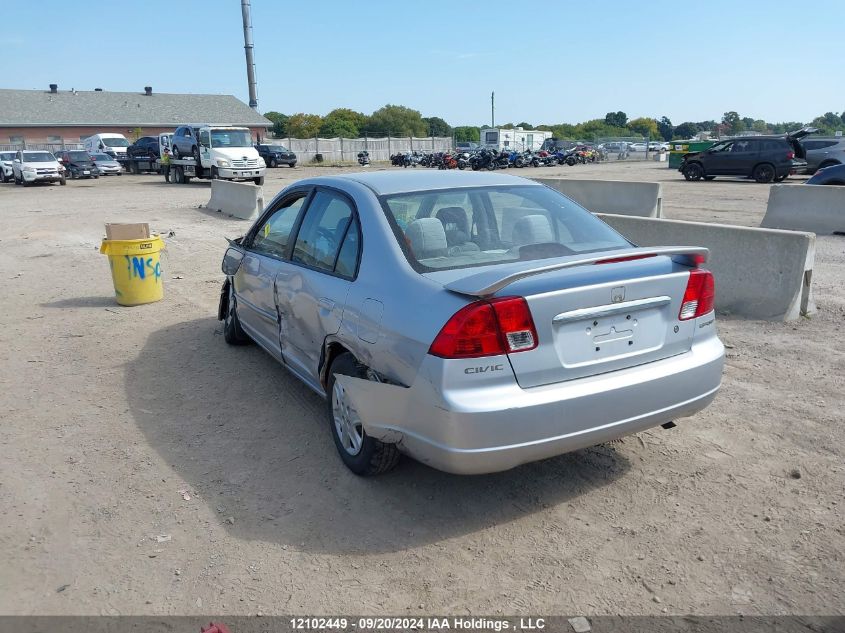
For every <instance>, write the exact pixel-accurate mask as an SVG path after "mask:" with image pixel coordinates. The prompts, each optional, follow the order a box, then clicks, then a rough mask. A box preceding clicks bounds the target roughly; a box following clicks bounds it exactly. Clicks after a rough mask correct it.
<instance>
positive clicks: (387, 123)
mask: <svg viewBox="0 0 845 633" xmlns="http://www.w3.org/2000/svg"><path fill="white" fill-rule="evenodd" d="M366 131H367V133H368V134H371V135H379V134H381V135H384V136H387V135H388V134H389V135H390V136H428V128H427V126H426V124H425V122H424V121H423V120H422V116H421V115H420V113H419V112H418V111H417V110H412V109H411V108H406V107H405V106H398V105H390V104H388V105H386V106H384V107H383V108H379V109H378V110H376V111H375V112H373V113H372V114H371V115H370V118H369V119H368V120H367V130H366Z"/></svg>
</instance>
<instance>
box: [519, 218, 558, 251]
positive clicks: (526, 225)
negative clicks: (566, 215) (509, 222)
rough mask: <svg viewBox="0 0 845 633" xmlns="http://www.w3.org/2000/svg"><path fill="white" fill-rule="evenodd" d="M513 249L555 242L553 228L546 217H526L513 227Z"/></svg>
mask: <svg viewBox="0 0 845 633" xmlns="http://www.w3.org/2000/svg"><path fill="white" fill-rule="evenodd" d="M511 239H512V241H513V248H519V247H520V246H525V245H527V244H546V243H548V242H554V241H555V238H554V235H553V234H552V226H551V224H549V219H548V218H547V217H546V216H545V215H526V216H525V217H523V218H520V219H519V220H517V222H516V224H514V225H513V233H512V238H511Z"/></svg>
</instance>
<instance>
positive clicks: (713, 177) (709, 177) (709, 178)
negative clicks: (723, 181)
mask: <svg viewBox="0 0 845 633" xmlns="http://www.w3.org/2000/svg"><path fill="white" fill-rule="evenodd" d="M704 180H706V181H707V182H710V181H711V180H716V176H705V177H704Z"/></svg>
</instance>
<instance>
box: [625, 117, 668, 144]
mask: <svg viewBox="0 0 845 633" xmlns="http://www.w3.org/2000/svg"><path fill="white" fill-rule="evenodd" d="M628 129H629V130H631V131H632V132H634V133H636V134H639V135H640V136H647V137H649V138H653V139H656V138H659V137H660V130H659V128H658V127H657V121H655V120H654V119H652V118H649V117H640V118H638V119H632V120H630V121H628Z"/></svg>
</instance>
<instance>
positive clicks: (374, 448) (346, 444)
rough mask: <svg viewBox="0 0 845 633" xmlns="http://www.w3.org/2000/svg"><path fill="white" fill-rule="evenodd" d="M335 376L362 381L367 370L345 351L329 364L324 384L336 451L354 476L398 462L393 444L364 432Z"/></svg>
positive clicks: (374, 471) (368, 473) (368, 474)
mask: <svg viewBox="0 0 845 633" xmlns="http://www.w3.org/2000/svg"><path fill="white" fill-rule="evenodd" d="M338 375H342V376H352V377H354V378H362V379H365V380H366V378H367V370H366V368H365V367H364V366H363V365H361V364H360V363H359V362H358V361H357V360H355V357H354V356H352V354H349V353H344V354H341V355H340V356H338V357H337V358H336V359H335V360H334V362H333V363H332V366H331V370H330V373H329V381H328V385H327V387H328V396H329V397H328V413H329V426H330V427H331V432H332V438H333V439H334V443H335V447H336V448H337V452H338V454H339V455H340V458H341V459H342V460H343V463H344V464H346V467H347V468H349V470H351V471H352V472H353V473H355V474H356V475H362V476H370V475H380V474H381V473H386V472H387V471H389V470H391V469H392V468H393V467H395V466H396V464H397V463H398V462H399V450H398V449H397V448H396V445H395V444H385V443H384V442H380V441H379V440H377V439H374V438H372V437H370V436H368V435H367V433H366V432H365V431H364V425H363V422H362V421H361V418H360V416H359V415H358V412H357V411H356V410H355V408H354V407H353V406H352V403H351V402H350V400H349V395H348V393H347V392H346V389H344V387H343V386H342V385H341V384H340V383H339V382H338V381H337V379H336V377H337V376H338Z"/></svg>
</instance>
